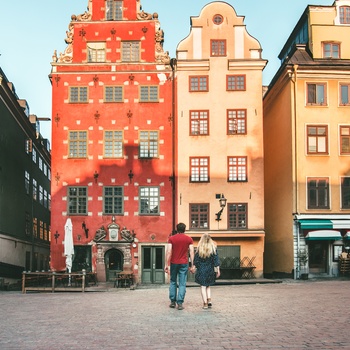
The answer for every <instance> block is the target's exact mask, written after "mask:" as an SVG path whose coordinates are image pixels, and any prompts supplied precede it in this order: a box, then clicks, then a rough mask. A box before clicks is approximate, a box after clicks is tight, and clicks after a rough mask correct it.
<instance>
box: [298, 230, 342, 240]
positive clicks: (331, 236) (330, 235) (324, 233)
mask: <svg viewBox="0 0 350 350" xmlns="http://www.w3.org/2000/svg"><path fill="white" fill-rule="evenodd" d="M305 239H306V240H308V241H331V240H332V241H337V240H340V239H342V235H341V233H340V232H339V231H332V230H317V231H310V232H309V233H308V234H307V235H306V237H305Z"/></svg>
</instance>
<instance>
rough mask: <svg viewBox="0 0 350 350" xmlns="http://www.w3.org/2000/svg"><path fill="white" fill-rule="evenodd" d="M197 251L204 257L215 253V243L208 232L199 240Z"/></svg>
mask: <svg viewBox="0 0 350 350" xmlns="http://www.w3.org/2000/svg"><path fill="white" fill-rule="evenodd" d="M197 252H198V255H199V256H200V257H201V258H204V259H205V258H209V256H210V255H212V254H215V253H216V244H215V242H214V241H213V240H212V238H211V237H210V235H209V234H208V233H204V234H203V235H202V237H201V239H200V240H199V242H198V247H197Z"/></svg>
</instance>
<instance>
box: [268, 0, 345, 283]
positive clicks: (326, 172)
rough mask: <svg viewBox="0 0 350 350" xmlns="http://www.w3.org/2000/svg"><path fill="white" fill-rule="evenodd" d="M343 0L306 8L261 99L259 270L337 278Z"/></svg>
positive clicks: (341, 246) (341, 227)
mask: <svg viewBox="0 0 350 350" xmlns="http://www.w3.org/2000/svg"><path fill="white" fill-rule="evenodd" d="M349 24H350V1H348V0H337V1H335V2H334V3H333V5H331V6H308V7H307V8H306V10H305V11H304V13H303V14H302V16H301V18H300V20H299V21H298V23H297V25H296V26H295V28H294V30H293V31H292V33H291V35H290V37H289V38H288V40H287V42H286V44H285V45H284V47H283V49H282V51H281V53H280V55H279V58H280V59H281V62H282V65H281V68H280V69H279V70H278V72H277V73H276V75H275V77H274V78H273V80H272V82H271V84H270V86H269V89H268V92H267V93H266V95H265V97H264V148H265V208H266V210H265V223H266V246H265V252H266V253H265V260H264V266H265V272H266V275H275V276H289V277H294V278H300V277H301V275H302V274H304V273H305V274H309V275H311V276H327V277H332V276H338V274H339V266H338V263H339V255H340V253H342V252H343V251H346V250H349V243H348V238H347V235H348V234H347V233H348V232H349V231H350V200H349V198H350V186H349V184H350V171H349V169H350V167H349V165H350V162H349V155H350V148H349V145H350V138H349V135H350V124H349V115H350V114H349V113H350V99H349V98H350V94H349V91H350V42H349V35H350V27H349Z"/></svg>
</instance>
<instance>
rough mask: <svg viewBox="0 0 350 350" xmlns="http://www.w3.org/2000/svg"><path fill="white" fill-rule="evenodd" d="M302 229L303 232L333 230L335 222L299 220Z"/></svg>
mask: <svg viewBox="0 0 350 350" xmlns="http://www.w3.org/2000/svg"><path fill="white" fill-rule="evenodd" d="M299 223H300V228H301V229H302V230H312V229H332V228H333V222H332V221H331V220H320V219H309V220H307V219H302V220H299Z"/></svg>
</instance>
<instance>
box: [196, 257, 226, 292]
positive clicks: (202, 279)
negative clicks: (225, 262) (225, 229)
mask: <svg viewBox="0 0 350 350" xmlns="http://www.w3.org/2000/svg"><path fill="white" fill-rule="evenodd" d="M193 263H194V265H195V266H196V269H197V271H196V276H195V282H196V283H198V284H200V285H201V286H206V287H208V286H212V285H214V284H215V280H216V272H215V271H214V266H220V260H219V256H218V254H217V253H216V254H212V255H210V257H209V258H205V259H203V258H201V257H200V256H199V255H198V253H196V254H195V256H194V260H193Z"/></svg>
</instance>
